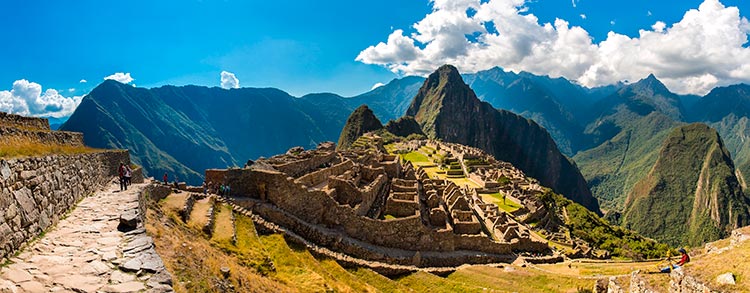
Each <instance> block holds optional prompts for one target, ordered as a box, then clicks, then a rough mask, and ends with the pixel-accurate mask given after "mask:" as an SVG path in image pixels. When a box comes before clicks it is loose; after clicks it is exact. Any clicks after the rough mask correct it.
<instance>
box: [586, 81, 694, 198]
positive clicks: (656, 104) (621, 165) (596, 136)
mask: <svg viewBox="0 0 750 293" xmlns="http://www.w3.org/2000/svg"><path fill="white" fill-rule="evenodd" d="M592 109H596V111H592V113H594V114H593V115H592V117H596V118H593V119H592V122H591V123H590V124H589V125H588V126H587V128H586V129H587V130H586V133H587V134H588V135H590V138H591V139H592V140H593V141H594V142H595V144H596V146H595V147H592V148H590V149H587V150H583V151H581V152H579V153H578V154H576V156H575V157H573V159H574V160H575V162H576V163H577V164H578V166H579V168H580V169H581V173H583V175H584V177H585V178H586V180H587V182H588V186H589V188H591V192H592V193H593V194H594V197H596V198H597V199H599V201H600V204H601V205H602V207H603V209H604V210H606V211H617V212H619V211H622V210H623V209H624V207H625V205H624V204H625V198H626V197H627V194H628V193H630V190H631V189H632V188H633V186H634V185H635V183H636V182H638V181H639V180H641V178H643V177H644V176H645V175H646V173H647V172H648V170H649V169H651V167H652V166H653V164H654V163H655V162H656V158H657V156H658V149H659V146H660V145H661V144H662V142H663V141H664V139H665V138H666V137H667V135H668V134H669V132H670V131H671V130H672V129H673V128H674V127H676V126H679V125H682V124H683V123H682V122H681V121H682V119H683V115H684V114H683V113H684V109H683V107H682V104H681V102H680V99H679V97H678V96H677V95H674V94H672V93H671V92H670V91H669V90H668V89H667V88H666V87H665V86H664V84H662V83H661V82H660V81H659V80H658V79H656V77H654V76H653V75H649V77H647V78H645V79H642V80H640V81H638V82H636V83H633V84H630V85H627V86H624V87H622V88H621V89H619V90H618V91H617V92H615V93H613V94H611V95H609V96H607V97H605V98H603V99H602V100H600V101H599V102H597V103H596V104H595V105H594V106H593V108H592Z"/></svg>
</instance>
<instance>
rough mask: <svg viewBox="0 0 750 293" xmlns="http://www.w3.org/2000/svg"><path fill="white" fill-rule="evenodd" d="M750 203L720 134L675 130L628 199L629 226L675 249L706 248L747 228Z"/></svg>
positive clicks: (694, 127)
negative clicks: (652, 165) (679, 247)
mask: <svg viewBox="0 0 750 293" xmlns="http://www.w3.org/2000/svg"><path fill="white" fill-rule="evenodd" d="M749 209H750V199H748V198H747V197H746V196H745V195H744V194H743V192H742V188H741V187H740V183H739V181H738V179H737V177H735V170H734V165H733V163H732V160H731V157H730V155H729V152H728V151H727V150H726V148H725V147H724V144H723V142H722V141H721V138H720V137H719V135H718V133H717V132H716V131H715V130H713V129H711V128H709V127H708V126H706V125H705V124H698V123H696V124H690V125H686V126H682V127H679V128H677V129H675V130H673V131H672V132H671V133H670V135H669V137H668V138H667V139H666V140H665V141H664V143H663V145H662V147H661V149H660V151H659V158H658V159H657V161H656V163H655V164H654V167H653V168H652V169H651V170H650V172H649V174H648V175H647V176H646V177H644V178H643V179H642V180H641V181H639V182H638V183H637V184H636V186H635V187H634V188H633V190H632V192H631V193H630V194H629V195H628V199H627V201H626V211H625V214H624V216H623V223H624V225H626V226H627V227H630V228H632V229H634V230H636V231H639V232H641V233H643V234H644V235H647V236H649V237H654V238H656V239H659V240H661V241H664V242H667V243H670V244H672V245H691V246H696V245H701V244H703V243H705V242H707V241H713V240H717V239H719V238H721V237H724V236H726V235H727V232H728V230H731V229H733V228H737V227H739V226H742V225H746V224H748V223H749V222H750V219H748V213H749V212H748V210H749Z"/></svg>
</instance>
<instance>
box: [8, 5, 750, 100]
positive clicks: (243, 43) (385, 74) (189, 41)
mask: <svg viewBox="0 0 750 293" xmlns="http://www.w3.org/2000/svg"><path fill="white" fill-rule="evenodd" d="M475 1H476V0H475ZM496 1H497V2H509V3H510V2H515V3H516V4H517V5H515V6H516V9H517V11H518V14H519V15H530V14H533V15H534V16H536V17H537V18H538V23H539V25H540V27H541V26H543V24H544V23H552V24H556V23H555V20H556V19H558V18H559V19H563V20H566V21H567V22H568V24H569V26H570V27H574V26H580V27H581V28H582V29H583V30H585V31H586V32H587V33H588V36H589V37H590V38H592V39H593V44H594V45H596V44H598V43H599V42H602V41H604V40H606V39H607V34H608V32H610V31H614V32H616V33H618V34H621V35H624V36H628V37H632V38H635V37H638V36H639V30H641V29H645V30H653V28H652V25H654V24H655V22H656V21H662V22H664V23H665V24H666V27H667V29H669V28H670V26H671V25H672V24H674V23H677V22H679V21H680V20H681V19H682V18H683V15H684V14H685V12H686V11H688V10H689V9H696V8H698V6H699V5H701V3H702V2H703V1H693V0H690V1H682V0H681V1H643V0H638V1H619V0H618V1H600V0H599V1H594V0H578V1H576V0H573V1H570V0H534V1H526V2H525V3H524V4H518V3H519V2H523V1H521V0H496ZM713 1H716V0H713ZM443 2H445V0H440V1H436V2H434V3H433V2H430V1H427V0H384V1H368V2H364V1H338V0H336V1H295V0H288V1H232V0H227V1H208V0H205V1H166V0H160V1H117V2H113V1H3V2H2V3H0V11H3V12H4V13H3V17H2V18H0V35H2V37H3V39H4V42H3V43H4V45H3V46H0V68H1V69H0V108H2V107H3V104H2V103H3V102H2V100H1V99H2V98H3V91H4V92H5V97H6V105H5V107H6V108H7V107H10V106H8V105H10V104H11V103H10V102H7V100H8V99H9V98H8V97H10V96H11V95H14V96H18V95H19V93H21V92H22V89H31V90H29V91H27V92H30V95H31V98H33V95H34V94H36V95H37V96H45V95H47V94H48V93H47V90H48V89H56V92H55V93H50V94H49V95H47V97H49V100H54V99H53V98H54V97H64V98H73V97H80V96H81V95H85V94H86V93H87V92H88V91H89V90H91V89H92V88H93V87H95V86H96V85H97V84H98V83H100V82H101V81H102V80H103V78H104V77H106V76H110V75H112V74H114V73H117V72H122V73H129V74H130V76H131V77H132V78H133V79H134V80H133V81H132V83H133V84H136V85H137V86H143V87H155V86H160V85H164V84H176V85H183V84H198V85H207V86H219V85H220V73H221V72H222V71H228V72H231V73H234V75H235V76H236V77H237V78H238V79H239V84H240V86H242V87H277V88H280V89H283V90H285V91H287V92H289V93H291V94H293V95H296V96H300V95H303V94H306V93H311V92H334V93H338V94H341V95H344V96H352V95H356V94H359V93H362V92H365V91H368V90H369V89H370V88H371V87H372V86H373V84H375V83H378V82H382V83H385V82H388V81H389V80H391V79H393V78H395V77H399V76H403V75H409V74H424V71H425V70H426V69H427V68H430V66H429V65H430V64H429V62H428V63H424V62H423V61H424V60H410V57H409V56H406V57H404V56H400V57H401V58H406V59H403V60H402V59H398V58H395V57H394V58H385V59H383V58H380V59H378V58H375V57H373V56H374V55H372V54H370V55H367V54H364V53H363V52H364V51H363V50H365V49H366V48H368V47H371V46H373V47H374V46H376V45H377V44H378V43H380V42H384V43H385V42H387V41H388V39H389V36H390V35H391V34H393V33H394V31H396V30H403V35H404V36H406V38H408V39H410V40H416V39H418V38H417V37H414V34H422V36H425V34H424V33H423V32H420V31H419V30H418V29H416V28H415V27H414V24H415V23H418V22H420V21H422V20H424V19H427V18H428V17H427V16H428V14H431V13H433V14H434V11H433V6H434V8H435V11H437V10H441V8H440V7H439V6H441V5H443V4H442V3H443ZM458 2H471V0H468V1H467V0H456V1H453V2H450V1H449V3H458ZM486 2H487V1H482V3H486ZM721 4H723V5H724V6H737V7H739V11H740V15H741V16H742V17H744V16H745V12H747V11H750V4H748V3H747V1H744V2H743V1H739V0H733V1H730V0H724V1H721ZM446 5H447V4H446ZM451 5H452V4H451ZM467 5H468V4H467ZM441 7H442V6H441ZM446 9H447V8H446ZM446 9H442V10H446ZM462 9H464V11H466V9H465V8H462ZM473 11H474V10H469V12H468V13H469V14H471V13H473ZM583 15H585V18H584V16H583ZM494 17H498V16H497V15H495V16H494ZM496 23H497V21H496ZM557 30H558V31H559V28H558V29H557ZM442 33H445V32H439V34H442ZM477 34H481V33H477ZM529 34H530V33H529ZM437 38H439V37H437ZM425 40H426V41H425V42H427V43H435V44H436V45H435V47H437V48H438V49H439V50H441V52H448V53H450V54H448V53H446V54H448V55H446V54H443V55H439V56H440V57H434V58H433V59H434V60H430V61H431V62H436V63H439V62H452V61H456V60H457V61H456V62H457V63H459V64H458V66H459V68H460V69H461V70H462V71H467V72H470V71H475V70H480V69H482V68H483V67H490V66H502V67H504V68H508V69H512V70H527V71H531V72H534V73H537V74H550V75H559V76H565V77H568V78H570V79H573V80H578V79H580V80H584V81H590V82H589V84H592V85H597V84H600V83H606V82H609V81H611V80H614V79H617V78H620V79H622V78H623V76H612V77H610V78H609V79H606V78H602V77H601V76H604V74H603V73H600V75H598V76H597V77H595V78H594V77H590V76H585V74H584V73H583V71H581V70H579V68H577V67H576V68H574V69H575V70H579V71H580V72H579V71H575V70H574V69H570V70H568V71H565V70H556V69H550V68H544V67H534V66H528V65H524V64H521V63H512V62H511V63H509V62H507V60H506V61H503V60H500V59H497V58H494V59H481V58H480V59H477V58H474V56H468V55H461V54H460V52H459V54H458V55H455V54H453V53H451V52H449V51H446V50H447V49H446V47H442V48H441V47H440V46H438V45H437V43H438V42H433V41H434V40H435V38H433V39H430V37H425ZM427 43H420V42H419V41H416V43H415V45H414V47H415V48H417V49H418V50H424V49H425V48H426V47H428V46H427ZM445 44H450V43H447V42H446V43H445ZM384 45H386V44H384ZM383 52H385V51H383ZM383 52H380V53H383ZM370 53H373V54H374V53H379V52H377V51H376V50H375V49H373V50H371V51H370ZM386 53H387V52H386ZM454 53H455V52H454ZM360 54H363V55H362V56H363V57H365V58H361V59H358V60H355V58H358V56H360ZM420 54H424V55H425V56H438V55H429V54H427V53H425V52H422V53H420ZM451 54H453V55H451ZM365 55H367V56H365ZM375 55H377V54H375ZM467 57H471V58H467ZM532 57H533V56H532ZM422 58H425V57H422ZM469 59H471V60H474V61H472V62H474V63H466V64H462V62H463V60H469ZM529 60H533V59H532V58H529ZM420 62H422V63H420ZM467 62H468V61H467ZM495 63H496V64H495ZM536 63H539V62H536ZM589 63H590V64H589ZM589 63H586V64H583V65H581V64H578V65H577V66H578V67H581V66H584V65H587V66H593V65H592V64H594V65H595V64H597V63H596V62H595V61H592V62H589ZM399 64H401V68H397V66H396V65H399ZM425 64H427V65H425ZM477 64H481V65H477ZM419 66H424V68H423V69H420V67H419ZM549 66H555V65H554V64H550V65H549ZM563 67H564V66H563ZM652 69H653V68H649V69H644V70H652ZM547 71H549V72H547ZM652 71H654V70H652ZM587 72H589V71H587ZM642 72H645V71H643V70H641V71H638V70H634V71H633V76H638V75H639V74H641V73H642ZM657 72H658V70H657ZM661 75H662V76H665V77H666V78H667V79H669V78H672V76H671V75H669V74H661ZM712 76H715V77H716V79H718V82H714V83H713V85H716V84H721V83H722V81H724V80H726V82H735V81H737V80H742V79H741V78H735V77H736V76H741V75H737V74H734V75H732V78H734V79H732V78H729V77H727V78H724V77H723V75H722V74H720V73H712ZM727 76H729V74H728V73H727ZM624 77H629V76H624ZM657 77H660V74H657ZM587 78H588V79H587ZM690 78H697V79H696V80H697V81H696V82H700V81H705V80H708V81H711V80H712V79H711V76H709V77H706V76H705V75H699V76H698V77H690ZM722 78H724V79H722ZM674 79H675V82H674V83H675V84H677V82H678V81H679V80H680V79H679V77H674ZM19 80H26V81H28V82H27V83H25V84H18V85H14V83H15V82H17V81H19ZM81 80H86V81H87V82H86V83H81V82H79V81H81ZM691 81H692V80H691ZM584 84H586V83H585V82H584ZM34 85H38V86H39V88H41V89H36V88H34ZM16 88H18V90H17V91H16V92H15V93H12V92H11V91H12V90H13V89H16ZM670 88H671V87H670ZM688 90H689V89H688ZM52 94H56V95H52ZM27 98H28V97H27ZM29 103H31V102H29ZM42 106H44V105H42ZM42 106H37V107H34V106H33V105H27V108H29V110H28V112H30V113H29V114H39V111H43V110H44V109H43V108H45V109H47V110H52V111H54V110H56V109H57V110H59V111H68V112H69V110H70V106H69V105H63V104H61V103H58V104H54V105H52V106H49V107H42ZM33 108H36V110H37V111H36V112H35V110H34V109H33ZM16 109H18V107H16ZM64 109H67V110H64Z"/></svg>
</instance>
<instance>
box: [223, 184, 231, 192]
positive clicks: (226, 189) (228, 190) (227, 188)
mask: <svg viewBox="0 0 750 293" xmlns="http://www.w3.org/2000/svg"><path fill="white" fill-rule="evenodd" d="M231 190H232V189H231V188H229V184H227V186H226V187H224V195H229V192H230V191H231Z"/></svg>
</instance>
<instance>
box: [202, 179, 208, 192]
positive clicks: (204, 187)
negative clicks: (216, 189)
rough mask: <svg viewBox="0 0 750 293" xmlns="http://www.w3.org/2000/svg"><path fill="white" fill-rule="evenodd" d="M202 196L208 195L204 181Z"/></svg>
mask: <svg viewBox="0 0 750 293" xmlns="http://www.w3.org/2000/svg"><path fill="white" fill-rule="evenodd" d="M203 195H208V185H206V181H203Z"/></svg>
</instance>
